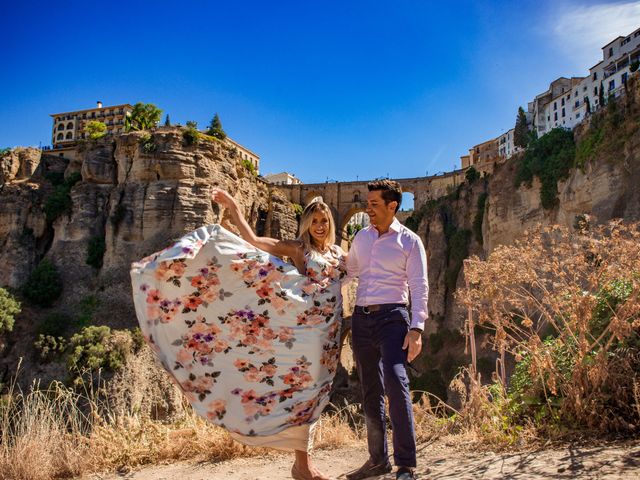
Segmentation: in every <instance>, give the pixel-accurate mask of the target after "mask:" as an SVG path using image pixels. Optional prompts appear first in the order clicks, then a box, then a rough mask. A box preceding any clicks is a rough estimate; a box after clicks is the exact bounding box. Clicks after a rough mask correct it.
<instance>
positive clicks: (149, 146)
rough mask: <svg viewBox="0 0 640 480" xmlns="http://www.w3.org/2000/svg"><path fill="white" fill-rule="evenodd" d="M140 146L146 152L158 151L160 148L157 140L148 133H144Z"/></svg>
mask: <svg viewBox="0 0 640 480" xmlns="http://www.w3.org/2000/svg"><path fill="white" fill-rule="evenodd" d="M139 143H140V148H141V149H142V151H143V152H144V153H148V154H151V153H153V152H155V151H156V149H157V148H158V147H157V145H156V144H155V142H154V141H153V137H152V136H151V135H149V134H148V133H146V134H144V135H142V136H141V137H140V140H139Z"/></svg>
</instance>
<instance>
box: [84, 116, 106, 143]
mask: <svg viewBox="0 0 640 480" xmlns="http://www.w3.org/2000/svg"><path fill="white" fill-rule="evenodd" d="M84 132H85V133H86V134H87V135H89V138H90V139H91V140H97V139H99V138H102V137H104V136H105V135H106V134H107V126H106V125H105V124H104V123H102V122H98V121H96V120H92V121H90V122H89V123H87V126H86V127H84Z"/></svg>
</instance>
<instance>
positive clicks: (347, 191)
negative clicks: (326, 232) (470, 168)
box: [277, 170, 465, 237]
mask: <svg viewBox="0 0 640 480" xmlns="http://www.w3.org/2000/svg"><path fill="white" fill-rule="evenodd" d="M464 174H465V171H464V170H454V171H453V172H449V173H445V174H443V175H434V176H430V177H416V178H397V179H394V180H395V181H397V182H398V183H399V184H400V185H401V186H402V191H403V192H410V193H413V202H414V209H415V210H418V209H419V208H420V207H421V206H422V205H424V204H425V203H426V202H428V201H429V200H432V199H436V198H439V197H443V196H445V195H447V194H448V193H449V192H450V191H451V189H452V188H456V187H457V186H458V185H460V183H462V182H464V180H465V176H464ZM370 181H371V180H362V181H357V182H325V183H302V184H298V185H278V186H277V188H278V189H279V190H281V191H282V192H283V193H284V194H285V195H286V196H287V198H288V199H289V201H290V202H293V203H298V204H300V205H302V206H305V205H307V203H309V202H310V201H311V200H312V199H314V198H315V197H322V199H323V200H324V202H325V203H327V204H328V205H329V206H330V207H331V210H332V212H333V219H334V220H335V222H336V235H337V236H338V237H340V232H344V229H345V228H346V226H347V223H348V222H349V219H350V218H351V217H352V216H353V215H354V214H356V213H358V212H364V211H365V209H366V206H367V191H368V190H367V183H369V182H370Z"/></svg>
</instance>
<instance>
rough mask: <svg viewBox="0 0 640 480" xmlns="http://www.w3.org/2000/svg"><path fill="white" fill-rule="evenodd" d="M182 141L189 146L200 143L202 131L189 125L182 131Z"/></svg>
mask: <svg viewBox="0 0 640 480" xmlns="http://www.w3.org/2000/svg"><path fill="white" fill-rule="evenodd" d="M182 141H183V142H184V144H185V146H187V147H189V146H191V145H198V143H200V133H199V132H198V130H197V129H196V128H193V127H187V128H185V129H184V131H183V132H182Z"/></svg>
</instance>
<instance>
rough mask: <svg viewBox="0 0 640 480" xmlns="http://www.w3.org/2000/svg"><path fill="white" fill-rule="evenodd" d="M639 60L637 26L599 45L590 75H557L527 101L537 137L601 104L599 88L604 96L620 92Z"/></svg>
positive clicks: (576, 121) (572, 124)
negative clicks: (531, 100) (623, 35)
mask: <svg viewBox="0 0 640 480" xmlns="http://www.w3.org/2000/svg"><path fill="white" fill-rule="evenodd" d="M638 61H640V28H639V29H637V30H635V31H634V32H632V33H631V34H629V35H627V36H626V37H618V38H616V39H615V40H612V41H611V42H609V43H608V44H606V45H605V46H604V47H602V60H601V61H600V62H598V63H597V64H596V65H594V66H593V67H591V68H590V69H589V76H587V77H572V78H565V77H560V78H558V79H556V80H554V81H553V82H551V85H550V86H549V89H548V90H547V91H546V92H544V93H541V94H540V95H538V96H537V97H536V98H535V99H534V100H533V102H530V103H529V112H530V113H531V114H532V115H533V125H534V128H535V129H536V132H537V134H538V136H542V135H544V134H545V133H548V132H549V131H550V130H551V129H553V128H557V127H563V128H569V129H572V128H573V127H575V126H576V125H577V124H579V123H580V122H582V120H583V119H584V117H585V115H587V112H588V111H591V112H593V111H595V110H597V109H598V108H600V107H601V105H600V89H603V96H604V98H605V99H606V98H608V97H609V95H614V96H618V95H620V92H621V90H622V89H623V88H624V84H625V83H626V82H627V79H628V78H629V75H630V74H631V69H630V67H631V65H633V64H634V63H635V62H638Z"/></svg>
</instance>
